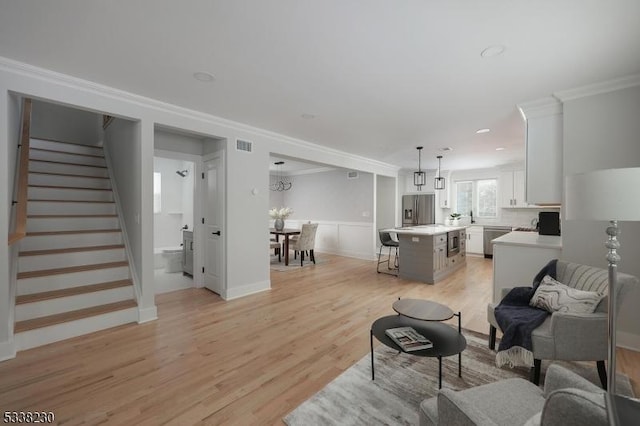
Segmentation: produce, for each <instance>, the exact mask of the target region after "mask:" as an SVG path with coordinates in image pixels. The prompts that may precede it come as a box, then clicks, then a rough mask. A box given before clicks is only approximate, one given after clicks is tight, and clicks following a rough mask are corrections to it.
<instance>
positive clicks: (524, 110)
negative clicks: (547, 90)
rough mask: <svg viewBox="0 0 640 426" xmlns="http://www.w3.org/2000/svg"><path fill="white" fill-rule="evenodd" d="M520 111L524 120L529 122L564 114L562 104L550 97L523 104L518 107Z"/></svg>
mask: <svg viewBox="0 0 640 426" xmlns="http://www.w3.org/2000/svg"><path fill="white" fill-rule="evenodd" d="M516 106H517V107H518V111H520V115H522V118H523V119H525V120H527V119H530V118H534V117H545V116H548V115H559V114H562V103H560V101H559V100H558V99H556V98H553V97H551V96H550V97H548V98H542V99H536V100H535V101H530V102H523V103H520V104H518V105H516Z"/></svg>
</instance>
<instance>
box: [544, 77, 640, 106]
mask: <svg viewBox="0 0 640 426" xmlns="http://www.w3.org/2000/svg"><path fill="white" fill-rule="evenodd" d="M634 86H640V74H632V75H628V76H625V77H621V78H616V79H614V80H608V81H603V82H600V83H594V84H589V85H586V86H581V87H576V88H575V89H568V90H560V91H558V92H554V93H553V96H554V97H555V98H557V99H558V100H559V101H561V102H567V101H571V100H574V99H580V98H584V97H587V96H593V95H600V94H602V93H608V92H614V91H616V90H622V89H627V88H629V87H634Z"/></svg>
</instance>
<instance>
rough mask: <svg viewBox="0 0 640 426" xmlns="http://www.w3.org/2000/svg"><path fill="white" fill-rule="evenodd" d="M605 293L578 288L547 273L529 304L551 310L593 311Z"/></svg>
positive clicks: (579, 312)
mask: <svg viewBox="0 0 640 426" xmlns="http://www.w3.org/2000/svg"><path fill="white" fill-rule="evenodd" d="M603 297H604V294H601V293H598V292H595V291H584V290H577V289H575V288H573V287H569V286H567V285H564V284H562V283H560V282H558V281H556V280H554V279H553V278H551V277H550V276H549V275H545V277H544V278H543V279H542V282H541V283H540V285H539V286H538V288H537V289H536V291H535V293H534V294H533V297H532V298H531V300H530V301H529V305H530V306H533V307H534V308H540V309H544V310H547V311H549V312H557V311H558V312H571V313H578V314H587V313H593V312H594V311H595V310H596V307H597V306H598V303H600V300H602V298H603Z"/></svg>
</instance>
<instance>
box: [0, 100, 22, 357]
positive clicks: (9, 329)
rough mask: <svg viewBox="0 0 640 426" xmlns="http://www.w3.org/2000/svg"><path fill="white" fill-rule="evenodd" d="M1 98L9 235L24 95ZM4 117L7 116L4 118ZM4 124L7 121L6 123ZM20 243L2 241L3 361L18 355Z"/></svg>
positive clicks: (0, 186)
mask: <svg viewBox="0 0 640 426" xmlns="http://www.w3.org/2000/svg"><path fill="white" fill-rule="evenodd" d="M3 95H4V96H2V98H3V99H2V102H0V129H5V131H6V133H0V159H4V160H0V161H2V167H0V200H5V207H4V208H2V209H1V210H0V229H5V230H6V232H5V234H4V235H7V236H8V235H9V234H10V233H11V232H12V231H13V228H12V227H10V225H11V226H13V224H10V221H11V220H10V218H11V216H12V213H13V210H14V208H13V207H12V205H11V201H12V200H13V195H14V194H13V192H14V186H15V183H14V181H15V174H16V166H17V165H16V158H17V153H18V144H19V139H20V127H21V126H20V124H21V116H20V113H21V108H22V105H21V98H20V97H19V96H16V95H14V94H9V93H4V94H3ZM2 118H6V121H4V122H3V120H2ZM2 124H5V126H3V125H2ZM17 250H18V244H14V245H13V246H8V245H7V244H0V361H2V360H4V359H7V358H12V357H14V356H15V348H14V346H13V323H14V314H13V308H14V305H13V300H15V287H16V285H15V274H16V272H17V268H16V262H15V258H16V255H17Z"/></svg>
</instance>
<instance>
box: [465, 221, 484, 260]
mask: <svg viewBox="0 0 640 426" xmlns="http://www.w3.org/2000/svg"><path fill="white" fill-rule="evenodd" d="M465 245H466V252H467V253H468V254H484V228H483V227H482V226H470V227H468V228H467V241H466V244H465Z"/></svg>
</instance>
